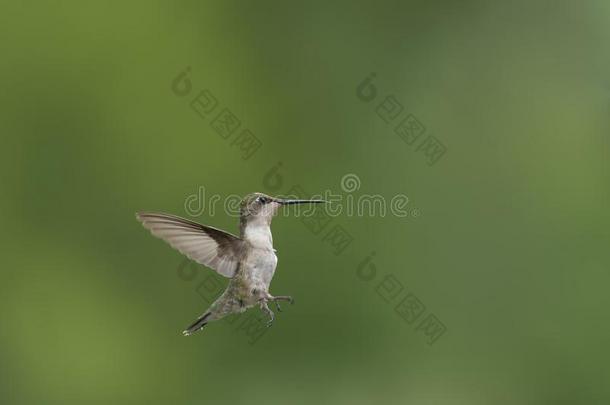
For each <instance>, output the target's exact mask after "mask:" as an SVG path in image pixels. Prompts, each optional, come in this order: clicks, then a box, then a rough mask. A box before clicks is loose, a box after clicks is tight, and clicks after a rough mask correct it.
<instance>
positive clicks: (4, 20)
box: [0, 0, 610, 405]
mask: <svg viewBox="0 0 610 405" xmlns="http://www.w3.org/2000/svg"><path fill="white" fill-rule="evenodd" d="M316 3H317V4H316ZM505 3H506V2H501V1H495V2H483V1H462V2H451V1H444V2H425V1H411V2H392V1H387V2H379V1H377V2H332V4H330V2H315V3H314V2H306V3H303V2H301V3H296V2H265V1H259V2H235V1H225V2H194V1H192V2H155V1H153V2H140V3H135V2H134V3H123V2H106V3H104V2H102V3H95V4H93V3H89V2H75V1H72V2H55V1H53V2H46V1H40V2H36V3H35V4H33V3H28V2H20V3H8V2H5V3H3V5H2V6H1V7H0V34H1V35H0V49H1V51H2V52H1V56H0V74H1V77H2V79H1V82H2V89H1V91H0V107H1V109H0V118H1V119H0V133H1V136H2V147H1V148H0V176H1V177H0V178H1V179H2V180H1V181H2V198H0V208H1V210H0V213H1V214H0V215H1V217H2V228H3V232H2V237H1V238H2V240H1V242H2V246H3V249H2V251H3V255H2V256H3V258H2V273H1V274H2V278H1V282H0V304H1V305H0V311H1V312H0V313H1V320H2V321H1V322H2V325H1V327H0V373H1V378H0V399H1V402H2V403H6V404H41V403H45V404H47V403H48V404H76V403H92V404H93V403H99V404H107V403H125V404H167V403H178V404H199V403H235V404H237V403H265V404H279V403H296V404H301V403H302V404H309V403H312V402H313V401H317V402H320V403H332V404H368V403H372V402H379V403H392V404H393V403H409V404H469V405H472V404H575V403H580V404H607V403H609V401H610V387H609V385H608V381H610V372H609V371H608V360H609V358H610V349H608V342H609V341H610V340H609V339H610V327H609V326H608V307H609V305H610V298H609V294H608V286H609V282H610V276H609V274H608V265H609V262H610V249H608V243H609V242H610V237H609V233H608V227H609V225H610V218H609V214H608V202H609V191H610V170H609V167H608V153H609V150H610V149H609V142H608V133H609V130H610V128H609V123H610V115H609V113H610V76H609V74H608V72H609V71H610V69H609V68H610V50H609V48H608V44H609V39H610V24H609V22H610V3H608V2H607V1H601V0H599V1H583V2H569V1H534V2H531V1H517V2H510V4H505ZM187 66H190V68H191V71H190V76H189V77H190V80H191V83H192V89H193V90H192V93H191V94H190V95H188V96H186V97H178V96H176V94H174V93H173V92H172V89H171V86H172V81H173V80H174V78H175V77H176V76H177V75H178V74H180V72H182V71H183V70H184V69H185V68H186V67H187ZM371 72H375V73H376V74H377V77H376V79H375V86H376V88H377V89H378V95H377V99H376V100H374V101H372V102H370V103H365V102H363V101H361V100H360V99H359V98H358V97H356V87H357V86H358V84H359V83H360V82H361V81H362V80H363V79H364V78H365V77H366V76H367V75H369V74H370V73H371ZM203 89H208V90H209V91H210V92H211V93H212V94H213V95H214V96H215V97H216V98H217V99H218V103H219V104H218V105H219V106H218V110H216V111H215V113H216V112H218V111H220V109H222V108H228V109H230V110H231V111H232V112H233V113H234V114H235V116H237V117H238V118H239V119H240V120H241V128H242V129H243V128H248V129H250V130H251V131H252V133H253V134H255V136H256V137H257V138H258V139H259V140H260V141H261V142H262V146H261V148H260V149H259V150H258V151H257V152H256V153H255V154H254V155H253V156H252V157H251V158H250V159H247V160H244V159H242V154H241V152H240V150H239V148H238V147H236V145H232V144H231V142H232V140H233V139H234V138H229V139H228V140H225V139H223V138H222V137H220V136H219V135H218V134H217V133H216V132H215V131H214V130H213V129H212V128H211V126H210V122H211V120H212V119H213V116H210V117H207V118H205V119H202V118H200V117H199V116H198V115H197V114H196V113H194V112H193V110H192V109H191V108H190V107H189V102H190V100H191V99H192V98H193V96H194V95H195V94H196V92H198V91H199V90H203ZM387 95H394V96H395V97H396V99H397V100H398V101H399V102H400V103H401V104H402V105H403V106H404V109H405V111H404V112H403V115H401V117H402V116H404V114H406V113H411V114H413V115H414V116H416V117H417V119H418V120H419V121H421V123H422V124H423V125H425V127H426V135H433V136H435V137H436V138H437V139H438V140H440V141H441V142H442V143H443V144H444V145H445V146H446V148H447V152H446V154H445V155H444V156H443V157H442V158H441V159H440V160H439V161H438V162H437V163H436V164H434V165H432V166H430V165H429V164H428V162H427V160H426V156H425V155H424V154H423V153H422V151H416V150H415V148H414V147H412V146H409V145H407V144H406V143H405V142H403V141H402V140H401V139H400V138H399V137H398V136H397V135H396V134H395V133H394V132H393V125H390V124H386V123H385V122H384V121H383V120H381V119H380V118H379V116H378V115H377V114H376V112H375V109H376V106H377V105H378V104H379V103H380V102H381V101H382V100H383V99H384V98H385V97H386V96H387ZM214 115H215V114H214ZM235 136H236V135H234V137H235ZM280 161H281V162H282V166H281V167H280V172H279V173H280V174H279V175H280V176H281V179H282V182H283V183H282V185H281V189H280V190H279V191H278V192H277V194H280V192H281V193H284V192H286V191H287V189H289V188H290V187H292V186H293V185H299V186H301V187H302V188H303V189H304V190H306V191H307V192H308V193H310V194H315V193H319V192H322V191H323V190H327V189H328V190H333V191H335V192H338V193H339V194H341V193H340V191H341V188H340V180H341V178H342V177H343V176H344V175H345V174H348V173H351V174H356V175H357V176H358V177H359V179H360V181H361V185H360V189H359V190H358V191H356V192H354V193H353V195H355V196H358V195H361V194H365V193H367V194H380V195H382V196H384V197H386V198H391V197H392V196H394V195H396V194H405V195H407V196H408V197H409V199H410V201H409V205H408V207H409V209H410V210H411V209H417V210H418V211H417V212H418V213H419V214H420V215H419V216H418V217H417V218H414V217H413V216H410V217H408V218H396V217H393V216H391V215H386V216H385V217H381V216H376V217H364V218H363V217H354V216H352V217H350V216H347V215H342V216H339V217H337V218H333V220H332V224H331V225H329V228H327V229H325V230H324V232H321V233H320V234H317V235H315V234H313V233H312V232H310V230H309V229H308V228H307V227H306V226H304V225H303V222H302V221H301V219H299V218H292V217H281V218H277V219H275V221H274V224H273V231H274V243H275V247H276V248H277V250H278V256H279V264H278V269H277V272H276V275H275V278H274V281H273V284H272V286H271V291H272V293H275V294H290V295H292V296H293V297H295V299H296V304H295V305H294V306H287V307H286V308H285V310H284V312H283V313H281V314H277V319H276V322H275V325H274V326H273V327H272V328H270V329H269V330H268V331H267V332H266V333H265V334H264V336H263V337H262V338H260V339H259V340H258V341H256V343H255V344H250V341H249V338H248V336H247V335H246V334H245V333H244V332H243V331H240V330H239V329H238V328H236V326H235V325H234V324H230V323H229V322H218V323H215V324H211V325H209V326H208V327H206V329H205V330H204V331H203V332H202V333H198V334H196V335H194V336H192V337H190V338H184V337H183V336H181V334H180V331H181V330H182V329H183V328H184V327H185V326H186V325H188V324H189V323H190V322H191V321H192V320H193V319H195V318H196V316H198V315H199V314H200V313H201V312H202V311H203V310H204V309H205V307H206V306H207V303H206V302H205V301H204V300H202V297H201V296H200V294H199V293H198V286H199V283H200V282H202V281H203V280H204V279H205V278H206V277H207V276H209V275H210V274H211V273H212V272H211V270H209V269H204V268H200V269H199V270H198V272H197V273H196V274H195V278H194V279H192V280H190V281H185V280H184V279H183V278H181V277H179V274H178V273H177V267H178V266H179V265H180V263H182V260H183V259H182V257H181V255H180V254H179V253H177V252H176V251H174V250H172V249H171V248H169V247H168V246H167V245H166V244H165V243H163V242H162V241H159V240H158V239H155V238H153V237H152V236H151V235H150V234H149V233H148V232H147V231H145V230H144V229H143V228H142V227H141V225H140V224H139V223H138V222H137V221H136V220H135V218H134V212H135V211H138V210H160V211H166V212H171V213H174V214H177V215H182V216H188V214H187V213H186V212H185V204H184V203H185V199H186V198H187V197H188V196H189V195H191V194H194V193H196V192H197V190H198V188H199V187H201V186H204V187H205V189H206V192H207V193H209V194H217V195H219V196H221V197H222V198H225V197H227V196H229V195H232V194H238V195H245V194H247V193H249V192H252V191H264V192H272V191H275V190H271V189H270V188H269V187H267V186H266V185H265V183H264V179H265V176H266V175H267V174H268V173H269V171H270V170H271V169H272V168H273V167H274V166H275V165H276V164H277V163H278V162H280ZM304 197H308V195H306V196H304ZM197 220H198V221H200V222H203V223H206V224H209V225H213V226H216V227H220V228H223V229H226V230H229V231H232V232H237V220H236V218H234V217H231V216H229V215H226V214H224V213H223V212H222V211H219V210H217V212H216V213H215V214H214V215H209V213H208V212H207V211H204V213H203V214H202V215H201V216H199V217H198V218H197ZM335 225H340V226H341V227H343V229H345V230H346V231H347V232H348V233H349V234H350V235H351V237H352V238H353V241H352V242H351V243H350V245H349V246H348V247H347V248H346V249H345V250H344V251H343V252H342V253H341V254H339V255H335V254H334V253H333V248H332V246H331V245H330V244H329V242H328V240H324V235H325V234H326V231H327V230H328V229H330V227H332V226H335ZM373 251H374V252H375V256H374V257H373V261H372V262H371V263H372V264H371V266H375V267H374V268H376V269H377V275H376V278H375V279H374V280H372V281H369V282H365V281H363V280H361V279H360V278H359V277H358V275H357V271H356V270H357V268H358V265H359V263H362V261H363V260H364V259H365V258H367V257H368V256H369V254H370V253H371V252H373ZM390 274H391V275H393V276H394V277H395V278H396V280H399V282H400V283H402V285H403V286H404V290H403V291H402V292H401V295H400V296H399V298H396V300H400V299H401V297H404V296H405V295H406V294H408V293H412V294H415V296H417V297H418V298H419V299H420V300H421V302H422V303H423V304H424V305H425V306H426V312H425V314H424V315H422V318H420V319H419V320H421V319H423V317H424V316H426V315H427V314H434V315H435V316H437V317H438V319H439V320H440V321H441V322H442V323H443V324H444V326H445V327H446V332H445V333H444V334H443V335H442V336H441V337H440V338H439V339H438V340H437V341H436V342H435V343H434V344H432V345H430V344H428V343H429V341H428V339H427V336H426V335H425V334H424V333H423V332H422V331H421V330H417V323H418V322H419V320H418V322H414V323H413V324H411V325H410V324H408V323H407V322H405V321H403V319H402V318H400V317H399V316H398V315H397V313H396V312H395V306H396V304H397V302H398V301H396V300H394V301H391V302H386V301H385V300H384V299H383V298H382V297H381V296H380V295H379V293H378V287H379V283H380V282H382V280H383V279H384V277H385V276H386V275H390ZM223 282H224V281H223ZM252 311H253V312H257V310H252Z"/></svg>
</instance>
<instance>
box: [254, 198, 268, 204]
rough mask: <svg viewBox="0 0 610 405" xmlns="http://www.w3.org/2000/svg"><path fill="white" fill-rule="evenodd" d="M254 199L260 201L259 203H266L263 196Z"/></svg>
mask: <svg viewBox="0 0 610 405" xmlns="http://www.w3.org/2000/svg"><path fill="white" fill-rule="evenodd" d="M256 201H257V202H259V203H261V204H266V203H267V199H266V198H265V197H258V198H257V199H256Z"/></svg>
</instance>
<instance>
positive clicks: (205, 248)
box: [136, 193, 326, 336]
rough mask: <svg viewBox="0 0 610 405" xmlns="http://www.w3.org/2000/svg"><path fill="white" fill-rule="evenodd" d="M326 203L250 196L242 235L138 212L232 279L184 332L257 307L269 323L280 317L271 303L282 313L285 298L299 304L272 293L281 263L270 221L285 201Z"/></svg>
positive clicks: (154, 229)
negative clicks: (272, 284)
mask: <svg viewBox="0 0 610 405" xmlns="http://www.w3.org/2000/svg"><path fill="white" fill-rule="evenodd" d="M324 202H326V201H324V200H296V199H283V198H276V197H270V196H268V195H266V194H263V193H252V194H248V195H247V196H246V197H244V198H243V200H242V201H241V204H240V215H239V236H235V235H233V234H231V233H229V232H225V231H223V230H220V229H216V228H213V227H211V226H207V225H202V224H199V223H197V222H194V221H191V220H188V219H184V218H181V217H178V216H175V215H171V214H165V213H155V212H138V213H136V218H137V219H138V220H139V221H140V222H142V225H144V227H145V228H146V229H148V230H150V232H151V233H152V234H153V235H154V236H156V237H158V238H161V239H163V240H164V241H166V242H167V243H169V245H170V246H172V247H173V248H174V249H176V250H178V251H179V252H180V253H182V254H184V255H185V256H187V257H188V258H189V259H191V260H194V261H195V262H197V263H200V264H203V265H204V266H207V267H209V268H211V269H212V270H214V271H216V272H217V273H218V274H220V275H222V276H224V277H227V278H229V279H230V281H229V284H228V285H227V288H226V289H225V291H224V292H223V293H222V294H221V295H220V297H218V298H217V299H216V301H214V302H213V303H212V305H210V307H209V308H208V309H207V310H206V311H205V312H204V313H203V314H202V315H201V316H200V317H199V318H197V319H196V320H195V321H194V322H193V323H192V324H191V325H189V326H188V327H187V328H186V329H185V330H184V331H183V332H182V334H183V335H185V336H189V335H192V334H193V333H195V332H197V331H199V330H201V329H202V328H203V327H204V326H205V325H206V324H208V323H209V322H212V321H216V320H219V319H221V318H223V317H225V316H227V315H230V314H234V313H242V312H245V311H246V310H247V309H249V308H252V307H254V306H256V305H258V306H259V307H260V309H261V310H262V311H263V312H264V313H265V314H266V315H267V316H268V317H269V320H268V322H267V326H271V325H272V324H273V321H274V319H275V315H274V313H273V311H271V309H269V306H268V303H269V302H274V303H275V305H276V307H277V310H278V311H281V307H280V305H279V302H280V301H287V302H289V303H291V304H292V303H294V300H293V299H292V297H291V296H288V295H276V296H273V295H271V294H270V293H269V285H270V284H271V279H272V278H273V274H274V273H275V268H276V266H277V256H276V255H275V253H276V250H275V249H274V248H273V237H272V235H271V220H272V219H273V216H274V215H275V214H276V212H277V211H278V209H279V208H280V207H282V206H284V205H292V204H315V203H324Z"/></svg>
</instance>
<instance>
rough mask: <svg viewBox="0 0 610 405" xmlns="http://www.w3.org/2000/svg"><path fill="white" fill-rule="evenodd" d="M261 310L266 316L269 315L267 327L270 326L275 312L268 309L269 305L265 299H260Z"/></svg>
mask: <svg viewBox="0 0 610 405" xmlns="http://www.w3.org/2000/svg"><path fill="white" fill-rule="evenodd" d="M260 305H261V310H262V311H263V312H264V313H266V314H267V316H269V320H268V321H267V327H270V326H271V325H273V321H274V320H275V314H274V313H273V311H272V310H270V309H269V306H268V305H267V300H264V299H263V300H261V304H260Z"/></svg>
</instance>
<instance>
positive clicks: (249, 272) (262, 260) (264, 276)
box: [244, 249, 277, 291]
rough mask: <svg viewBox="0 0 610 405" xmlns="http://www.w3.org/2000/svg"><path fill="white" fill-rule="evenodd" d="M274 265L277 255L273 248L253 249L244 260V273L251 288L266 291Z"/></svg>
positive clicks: (275, 264) (273, 271)
mask: <svg viewBox="0 0 610 405" xmlns="http://www.w3.org/2000/svg"><path fill="white" fill-rule="evenodd" d="M276 266H277V256H276V255H275V252H274V251H273V250H269V249H253V250H252V251H250V253H249V254H248V255H247V257H246V259H245V261H244V273H245V274H244V275H245V276H246V278H247V279H248V280H249V283H250V284H251V285H252V288H253V289H263V290H264V291H268V290H269V284H271V279H272V278H273V273H275V267H276Z"/></svg>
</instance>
